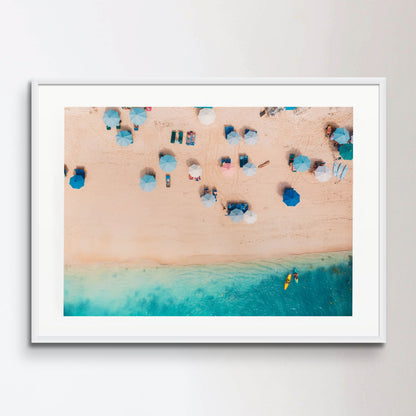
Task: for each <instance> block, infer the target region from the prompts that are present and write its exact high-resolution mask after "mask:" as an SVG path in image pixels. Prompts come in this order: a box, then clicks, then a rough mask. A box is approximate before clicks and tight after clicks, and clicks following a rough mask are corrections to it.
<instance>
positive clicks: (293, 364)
mask: <svg viewBox="0 0 416 416" xmlns="http://www.w3.org/2000/svg"><path fill="white" fill-rule="evenodd" d="M415 5H416V3H415V2H414V1H413V0H409V1H405V0H396V1H389V0H379V1H363V0H358V1H356V0H349V1H340V0H338V1H334V0H315V1H313V2H312V1H296V0H295V1H276V0H275V1H260V0H257V1H249V0H244V1H243V0H240V1H228V2H221V1H219V0H211V1H209V2H202V1H192V2H191V1H189V2H187V1H171V2H168V1H163V2H162V1H159V2H151V1H147V2H144V1H133V0H132V1H118V2H113V1H108V0H106V1H87V0H82V1H79V0H71V1H68V2H65V3H64V2H52V1H51V2H47V1H43V0H37V1H36V2H31V1H27V0H26V1H20V2H13V1H3V2H2V10H1V12H2V22H1V25H0V35H1V43H0V56H1V62H2V64H1V67H0V71H1V78H0V79H1V81H0V83H1V90H0V91H1V93H0V106H1V107H0V114H1V120H2V122H1V127H2V141H3V147H2V148H3V152H2V156H3V157H2V163H1V164H0V165H1V166H0V169H1V178H2V196H3V198H2V204H1V216H0V218H1V228H0V229H1V251H0V252H1V253H2V262H3V268H2V272H3V273H2V275H1V279H0V285H1V290H0V325H1V328H2V342H1V344H0V357H1V358H0V364H1V366H0V412H1V413H2V414H5V415H20V414H28V413H30V414H34V415H55V414H60V415H67V414H68V415H73V414H79V415H84V414H100V415H113V414H127V413H129V414H133V412H134V413H135V414H139V412H141V414H145V415H160V414H178V415H179V414H181V415H196V414H198V415H214V414H217V415H231V414H238V415H254V414H255V415H268V414H283V415H292V416H294V415H309V416H314V415H320V416H322V415H334V414H335V415H352V414H353V415H357V416H358V415H393V414H394V415H411V414H414V413H415V404H416V399H415V395H414V390H415V359H414V351H415V346H416V336H415V332H414V322H415V321H414V316H415V312H416V307H415V302H414V296H415V292H416V284H415V281H416V280H415V279H414V273H413V268H412V263H411V261H412V258H413V256H414V245H413V244H412V237H413V235H414V234H415V232H416V221H415V220H414V212H415V208H416V198H415V196H414V192H413V190H414V180H413V178H414V177H415V174H416V167H415V166H416V165H415V164H414V163H413V160H412V159H411V155H412V151H413V152H414V151H415V149H416V148H415V144H414V120H413V113H414V108H415V106H414V103H415V99H416V91H415V89H416V82H415V79H416V78H415V74H416V58H415V56H416V55H415V53H414V51H415V46H416V45H415V43H416V36H415V30H414V21H415V18H416V7H415ZM146 76H151V77H163V76H169V77H174V76H175V77H176V76H177V77H188V76H244V77H245V76H386V77H387V78H388V120H387V121H388V174H389V177H388V198H389V200H388V217H389V219H388V259H387V260H388V342H387V345H385V346H367V345H337V346H332V345H276V346H248V345H241V346H238V347H237V346H205V345H199V346H186V345H185V346H180V345H177V346H65V345H64V346H36V347H32V346H30V345H29V343H28V337H29V318H30V314H29V306H28V305H29V289H30V288H29V260H30V259H29V248H30V246H29V242H28V238H29V212H30V211H29V210H30V208H29V207H30V205H29V200H30V195H29V154H30V145H29V138H30V130H29V121H30V103H29V81H30V80H31V79H34V78H44V79H51V78H52V79H57V80H59V79H68V78H71V79H92V80H106V79H120V80H129V79H135V78H138V77H146Z"/></svg>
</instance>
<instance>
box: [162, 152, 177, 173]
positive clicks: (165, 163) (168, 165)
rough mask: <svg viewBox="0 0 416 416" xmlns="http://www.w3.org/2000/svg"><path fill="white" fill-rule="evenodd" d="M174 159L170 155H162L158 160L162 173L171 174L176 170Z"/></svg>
mask: <svg viewBox="0 0 416 416" xmlns="http://www.w3.org/2000/svg"><path fill="white" fill-rule="evenodd" d="M176 164H177V162H176V159H175V158H174V157H173V156H171V155H164V156H162V157H161V158H160V159H159V166H160V168H161V169H162V170H163V171H164V172H172V171H173V170H175V169H176Z"/></svg>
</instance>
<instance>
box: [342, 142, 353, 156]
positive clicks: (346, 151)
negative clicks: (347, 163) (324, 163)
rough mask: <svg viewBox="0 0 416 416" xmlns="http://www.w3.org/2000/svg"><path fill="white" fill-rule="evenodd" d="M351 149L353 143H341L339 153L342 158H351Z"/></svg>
mask: <svg viewBox="0 0 416 416" xmlns="http://www.w3.org/2000/svg"><path fill="white" fill-rule="evenodd" d="M352 149H353V144H352V143H346V144H343V145H342V146H341V147H340V148H339V155H340V156H341V157H342V158H343V159H344V160H352V156H353V150H352Z"/></svg>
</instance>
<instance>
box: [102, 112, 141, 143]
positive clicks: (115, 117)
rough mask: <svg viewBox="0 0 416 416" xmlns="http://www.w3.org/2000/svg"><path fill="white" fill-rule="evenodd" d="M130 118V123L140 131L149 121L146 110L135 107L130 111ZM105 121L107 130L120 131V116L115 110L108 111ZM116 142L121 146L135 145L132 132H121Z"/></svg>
mask: <svg viewBox="0 0 416 416" xmlns="http://www.w3.org/2000/svg"><path fill="white" fill-rule="evenodd" d="M129 117H130V121H131V122H132V123H133V126H134V129H135V130H138V128H139V126H141V125H142V124H144V123H145V121H146V120H147V114H146V110H145V109H144V108H140V107H133V108H132V109H131V110H130V114H129ZM103 121H104V124H105V125H106V127H107V130H111V128H113V127H116V128H117V129H120V123H121V119H120V114H119V113H118V112H117V111H115V110H111V109H110V110H107V111H106V112H105V113H104V116H103ZM116 140H117V143H118V144H119V145H120V146H122V147H126V146H129V145H130V144H132V143H133V135H132V133H131V131H130V130H120V131H119V132H118V133H117V135H116Z"/></svg>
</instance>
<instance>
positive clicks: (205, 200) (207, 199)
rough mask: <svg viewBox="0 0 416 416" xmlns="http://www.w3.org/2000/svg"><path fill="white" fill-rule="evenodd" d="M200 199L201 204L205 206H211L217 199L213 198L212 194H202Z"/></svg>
mask: <svg viewBox="0 0 416 416" xmlns="http://www.w3.org/2000/svg"><path fill="white" fill-rule="evenodd" d="M201 201H202V205H204V207H207V208H211V207H213V206H214V205H215V203H216V202H217V200H216V199H215V196H214V195H212V194H205V195H202V198H201Z"/></svg>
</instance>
